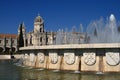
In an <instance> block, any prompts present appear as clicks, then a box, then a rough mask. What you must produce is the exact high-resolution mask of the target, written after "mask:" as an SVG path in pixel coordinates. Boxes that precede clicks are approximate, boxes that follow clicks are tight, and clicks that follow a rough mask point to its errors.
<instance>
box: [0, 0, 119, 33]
mask: <svg viewBox="0 0 120 80" xmlns="http://www.w3.org/2000/svg"><path fill="white" fill-rule="evenodd" d="M38 14H40V16H41V17H42V18H43V19H44V23H45V29H46V31H57V30H58V29H65V28H68V29H69V30H71V28H72V27H73V26H76V28H79V25H80V24H81V23H82V24H83V27H84V29H85V28H86V27H87V25H88V24H89V23H90V22H91V21H93V20H98V19H99V18H100V17H101V16H102V17H103V18H105V19H106V17H108V16H110V14H114V15H115V17H116V19H117V20H120V0H0V33H10V34H17V29H18V26H19V24H20V23H21V22H24V23H25V26H26V29H27V31H31V30H33V27H34V25H33V23H34V19H35V17H36V16H37V15H38Z"/></svg>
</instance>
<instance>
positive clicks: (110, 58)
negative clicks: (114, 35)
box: [105, 52, 120, 66]
mask: <svg viewBox="0 0 120 80" xmlns="http://www.w3.org/2000/svg"><path fill="white" fill-rule="evenodd" d="M105 55H106V62H107V64H108V65H110V66H116V65H118V64H119V63H120V55H119V53H117V52H107V53H106V54H105Z"/></svg>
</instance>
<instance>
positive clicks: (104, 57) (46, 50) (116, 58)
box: [20, 43, 120, 72]
mask: <svg viewBox="0 0 120 80" xmlns="http://www.w3.org/2000/svg"><path fill="white" fill-rule="evenodd" d="M119 48H120V43H100V44H68V45H66V44H65V45H45V46H27V47H21V48H20V50H21V51H22V53H23V54H28V56H30V55H31V53H34V55H35V60H34V63H35V64H34V65H28V64H24V65H27V66H32V67H36V68H45V69H54V70H56V69H59V70H73V71H84V72H87V71H93V72H95V71H96V72H120V68H119V67H120V51H119ZM38 53H43V54H44V57H39V56H38V55H36V54H38ZM50 55H52V56H50ZM38 58H41V60H42V58H44V62H42V63H41V62H40V61H39V59H38ZM56 60H57V61H56ZM27 62H28V63H29V60H27ZM38 64H39V65H38ZM41 64H43V65H44V67H42V66H40V65H41Z"/></svg>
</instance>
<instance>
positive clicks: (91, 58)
mask: <svg viewBox="0 0 120 80" xmlns="http://www.w3.org/2000/svg"><path fill="white" fill-rule="evenodd" d="M83 57H84V63H85V64H87V65H89V66H92V65H94V64H95V63H96V54H95V53H93V52H90V53H83Z"/></svg>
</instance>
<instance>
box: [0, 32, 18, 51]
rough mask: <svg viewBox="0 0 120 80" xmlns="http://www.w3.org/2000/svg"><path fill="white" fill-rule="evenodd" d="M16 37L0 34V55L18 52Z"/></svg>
mask: <svg viewBox="0 0 120 80" xmlns="http://www.w3.org/2000/svg"><path fill="white" fill-rule="evenodd" d="M17 38H18V35H15V34H0V53H1V52H5V51H7V52H9V51H12V52H15V51H17V50H18V46H17V43H18V40H17Z"/></svg>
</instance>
